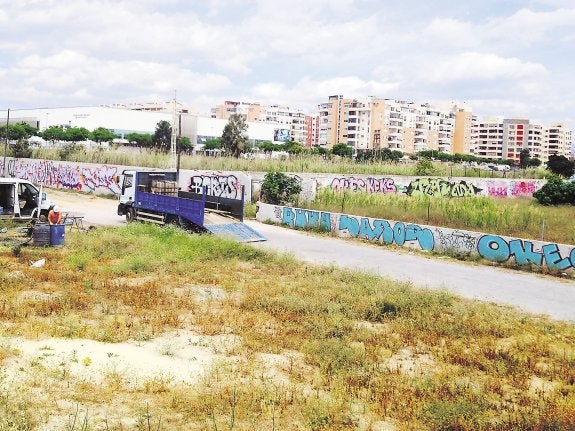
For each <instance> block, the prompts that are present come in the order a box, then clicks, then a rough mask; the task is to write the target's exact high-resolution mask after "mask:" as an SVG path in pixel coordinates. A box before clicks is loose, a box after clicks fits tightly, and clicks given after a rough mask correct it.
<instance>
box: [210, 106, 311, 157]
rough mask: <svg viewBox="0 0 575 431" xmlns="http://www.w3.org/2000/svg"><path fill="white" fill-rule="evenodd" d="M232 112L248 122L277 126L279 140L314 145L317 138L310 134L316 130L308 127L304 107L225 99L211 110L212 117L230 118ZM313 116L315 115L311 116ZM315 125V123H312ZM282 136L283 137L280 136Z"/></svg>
mask: <svg viewBox="0 0 575 431" xmlns="http://www.w3.org/2000/svg"><path fill="white" fill-rule="evenodd" d="M232 114H241V115H243V116H244V117H245V118H246V120H247V121H248V122H262V123H268V124H274V125H276V126H277V131H278V133H276V137H278V142H279V141H283V140H285V139H288V140H292V141H295V142H299V143H301V144H302V145H308V142H309V146H312V145H314V143H315V142H317V138H314V136H313V135H312V136H308V132H309V133H314V132H316V131H315V130H313V129H311V130H310V128H309V127H308V126H310V124H308V119H307V118H306V117H310V116H308V115H306V114H305V113H304V112H303V110H302V109H299V108H298V109H295V108H290V107H289V106H282V105H261V104H259V103H250V102H233V101H225V102H224V103H223V104H222V105H218V106H216V107H215V108H212V110H211V116H212V118H217V119H223V120H228V119H229V118H230V116H231V115H232ZM310 118H313V117H310ZM312 125H313V124H312ZM280 136H281V138H280Z"/></svg>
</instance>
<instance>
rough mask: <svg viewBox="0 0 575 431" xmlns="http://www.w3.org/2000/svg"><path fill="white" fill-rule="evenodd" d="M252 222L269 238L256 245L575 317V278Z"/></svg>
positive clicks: (569, 318)
mask: <svg viewBox="0 0 575 431" xmlns="http://www.w3.org/2000/svg"><path fill="white" fill-rule="evenodd" d="M247 224H249V225H250V226H251V227H253V228H254V229H256V230H257V231H258V232H260V233H261V234H263V235H264V236H265V237H267V238H268V241H266V242H261V243H254V244H255V245H256V246H257V247H264V248H268V249H274V250H279V251H282V252H287V253H291V254H293V255H294V256H296V257H297V258H299V259H301V260H304V261H307V262H312V263H318V264H327V265H330V264H334V265H337V266H339V267H344V268H349V269H353V270H359V271H366V272H370V273H373V274H378V275H380V276H384V277H388V278H391V279H394V280H400V281H408V282H411V283H412V284H413V285H414V286H418V287H426V288H432V289H444V290H447V291H449V292H452V293H455V294H458V295H461V296H464V297H466V298H471V299H479V300H483V301H489V302H494V303H497V304H504V305H510V306H514V307H517V308H520V309H521V310H523V311H527V312H530V313H535V314H545V315H548V316H549V317H551V318H553V319H558V320H567V321H575V282H574V281H572V280H567V279H560V278H556V277H550V276H544V275H539V274H534V273H528V272H520V271H514V270H510V269H505V268H500V267H492V266H485V265H480V264H471V263H460V262H458V261H454V260H451V259H441V258H440V257H437V256H433V257H431V256H430V257H427V256H425V255H421V254H419V253H413V252H409V251H408V250H407V249H406V250H405V251H404V250H401V251H398V250H393V249H386V248H384V247H380V246H376V245H370V244H368V243H364V242H361V243H359V242H357V243H354V242H352V241H350V240H343V239H337V238H331V237H329V238H327V237H319V236H316V235H313V234H308V233H306V232H302V231H297V230H292V229H286V228H283V227H279V226H272V225H268V224H263V223H259V222H256V221H248V222H247Z"/></svg>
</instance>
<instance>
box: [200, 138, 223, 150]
mask: <svg viewBox="0 0 575 431" xmlns="http://www.w3.org/2000/svg"><path fill="white" fill-rule="evenodd" d="M221 148H222V140H221V138H214V139H209V140H207V141H206V142H205V143H204V150H219V149H221Z"/></svg>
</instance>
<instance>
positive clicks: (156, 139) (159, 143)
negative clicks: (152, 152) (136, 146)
mask: <svg viewBox="0 0 575 431" xmlns="http://www.w3.org/2000/svg"><path fill="white" fill-rule="evenodd" d="M171 143H172V126H171V125H170V123H169V122H168V121H165V120H162V121H159V122H158V124H156V131H155V132H154V136H153V137H152V144H153V146H154V148H156V149H158V150H160V151H166V152H167V151H168V150H169V149H170V146H171Z"/></svg>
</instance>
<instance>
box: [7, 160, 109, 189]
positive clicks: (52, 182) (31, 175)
mask: <svg viewBox="0 0 575 431" xmlns="http://www.w3.org/2000/svg"><path fill="white" fill-rule="evenodd" d="M8 174H9V175H10V176H12V177H18V178H24V179H27V180H29V181H31V182H33V183H37V184H44V185H46V186H49V187H56V188H63V189H70V190H82V191H86V189H87V191H97V190H104V191H108V192H112V193H119V192H120V187H119V185H118V168H117V167H115V166H106V165H103V166H97V167H93V168H92V167H85V166H81V165H76V166H74V165H73V164H69V163H57V162H54V161H51V160H33V161H32V160H17V159H12V160H9V162H8Z"/></svg>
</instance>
